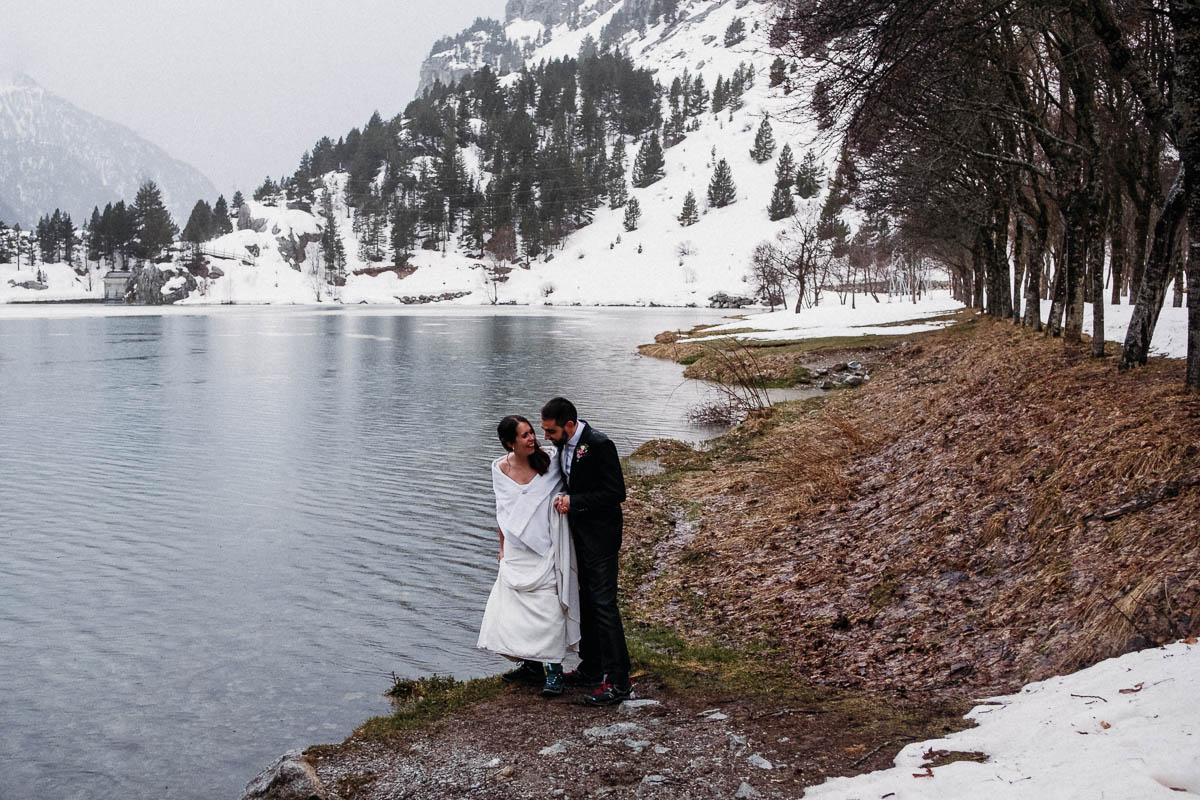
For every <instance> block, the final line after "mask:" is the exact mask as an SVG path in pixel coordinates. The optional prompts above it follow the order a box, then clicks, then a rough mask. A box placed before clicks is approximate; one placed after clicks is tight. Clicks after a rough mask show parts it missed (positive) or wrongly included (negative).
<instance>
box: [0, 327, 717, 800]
mask: <svg viewBox="0 0 1200 800" xmlns="http://www.w3.org/2000/svg"><path fill="white" fill-rule="evenodd" d="M714 318H715V315H713V314H712V313H708V312H704V311H694V310H691V311H682V310H661V309H631V310H591V309H586V310H582V309H581V310H554V311H542V310H529V309H514V310H511V311H504V310H499V311H497V310H492V309H488V310H462V311H428V310H414V311H412V312H408V313H405V312H386V313H380V312H378V311H367V310H363V311H353V310H335V311H322V310H311V309H266V310H263V309H237V310H224V309H213V310H212V311H210V312H208V313H202V314H195V315H187V314H180V313H170V314H166V315H161V316H131V315H128V314H111V315H107V316H105V315H100V316H71V317H55V318H20V317H18V318H8V319H0V548H2V550H0V552H2V555H0V691H2V692H3V695H2V696H0V799H2V800H26V799H29V800H33V798H39V799H41V798H48V799H52V798H88V799H89V800H99V799H102V798H122V800H130V799H133V798H197V799H199V798H205V800H209V799H211V798H221V797H225V798H236V797H238V796H240V793H241V789H242V787H243V785H244V784H245V782H246V781H247V780H249V779H250V778H251V777H253V776H254V774H255V773H257V772H258V771H259V770H260V769H261V768H262V767H264V766H266V765H267V764H268V763H269V762H270V761H271V760H272V759H273V758H274V757H275V756H277V755H278V754H279V753H281V752H283V751H284V750H286V749H288V748H291V747H296V746H303V745H308V744H314V743H317V742H328V741H340V740H341V739H342V738H344V736H345V735H346V734H347V733H348V732H349V731H350V730H351V729H352V728H353V727H354V726H355V725H357V724H358V723H360V722H361V721H362V720H364V719H365V718H366V717H368V716H370V715H373V714H378V713H384V712H386V711H387V705H386V703H385V702H384V701H383V699H382V697H381V692H382V691H383V690H384V689H386V688H387V686H388V685H389V684H390V679H389V677H388V676H389V674H390V673H391V672H393V671H394V672H396V673H397V674H399V675H402V676H415V675H420V674H424V673H429V672H434V671H437V672H440V673H443V674H445V673H451V674H454V675H456V676H460V677H468V676H476V675H483V674H489V673H494V672H497V671H499V670H501V669H502V668H504V663H503V661H502V660H500V661H498V660H497V659H495V658H494V657H491V656H488V655H487V654H484V653H482V652H480V651H477V650H475V649H474V644H475V636H476V632H477V624H478V622H479V618H480V615H481V612H482V608H483V604H484V602H485V600H486V598H487V593H488V590H489V588H490V585H491V581H492V580H493V577H494V571H495V567H496V562H495V551H496V542H495V534H494V532H493V512H494V505H493V500H492V496H491V484H490V477H489V473H488V463H489V461H490V460H491V459H492V458H494V457H495V456H496V455H498V454H499V453H500V452H501V451H500V449H499V445H498V444H497V442H496V441H495V433H494V432H495V424H496V422H497V420H498V419H499V418H500V417H501V416H503V415H504V414H506V413H513V412H516V413H522V414H524V415H525V416H527V417H530V418H531V419H534V420H535V421H536V418H537V416H538V411H539V409H540V407H541V403H542V402H543V401H544V400H546V399H547V398H549V397H550V396H552V395H554V394H560V393H561V394H565V395H567V396H570V397H572V398H574V399H575V400H576V402H577V404H578V405H579V407H580V410H581V414H582V416H583V417H584V418H585V419H588V420H590V421H592V422H593V423H594V424H596V426H597V427H599V428H600V429H602V430H604V431H606V432H607V433H608V434H609V435H610V436H612V438H613V439H614V441H616V442H617V446H618V449H619V450H620V451H621V453H622V454H628V453H629V451H630V450H631V449H632V448H633V447H635V446H636V445H638V444H640V443H641V442H643V441H645V440H647V439H650V438H654V437H659V436H671V437H677V438H684V439H699V438H702V437H703V436H704V435H705V434H706V433H708V432H706V431H703V430H699V429H696V428H693V427H691V426H690V425H689V424H688V423H687V422H686V410H687V408H688V406H689V405H691V404H692V403H694V402H696V401H697V399H698V398H699V397H700V396H701V395H702V393H703V392H704V387H702V386H701V385H700V384H695V383H692V382H688V383H684V382H682V380H681V378H680V369H679V367H678V366H677V365H674V364H669V363H665V362H659V361H654V360H651V359H645V358H641V357H639V356H637V355H636V354H635V350H634V346H635V345H636V344H638V343H640V342H645V341H649V340H650V339H651V338H652V337H653V335H654V334H655V333H657V332H658V331H661V330H664V329H667V328H676V327H690V326H691V325H693V324H695V323H696V322H700V321H706V320H712V319H714Z"/></svg>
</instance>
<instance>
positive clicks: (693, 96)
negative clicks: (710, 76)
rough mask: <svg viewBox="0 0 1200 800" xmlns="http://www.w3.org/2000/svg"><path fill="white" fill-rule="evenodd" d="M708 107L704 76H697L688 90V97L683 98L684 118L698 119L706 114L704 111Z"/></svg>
mask: <svg viewBox="0 0 1200 800" xmlns="http://www.w3.org/2000/svg"><path fill="white" fill-rule="evenodd" d="M707 106H708V92H707V91H706V90H705V88H704V76H703V75H700V74H699V73H697V74H696V77H695V79H693V80H692V85H691V86H690V87H688V89H687V95H686V96H685V97H684V98H683V113H684V116H688V117H698V116H700V115H701V114H703V113H704V109H705V108H706V107H707Z"/></svg>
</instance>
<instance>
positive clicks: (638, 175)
mask: <svg viewBox="0 0 1200 800" xmlns="http://www.w3.org/2000/svg"><path fill="white" fill-rule="evenodd" d="M665 165H666V161H665V159H664V158H663V151H662V145H661V144H660V143H659V141H658V134H657V133H651V134H650V135H649V136H648V137H646V139H645V140H644V141H643V142H642V146H641V147H640V148H638V154H637V157H636V158H635V159H634V161H633V185H634V186H635V187H637V188H639V189H644V188H646V187H647V186H650V185H651V184H653V183H655V182H656V181H659V180H661V179H662V177H663V167H664V166H665Z"/></svg>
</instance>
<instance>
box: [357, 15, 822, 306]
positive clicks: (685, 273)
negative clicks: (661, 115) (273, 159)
mask: <svg viewBox="0 0 1200 800" xmlns="http://www.w3.org/2000/svg"><path fill="white" fill-rule="evenodd" d="M627 2H630V0H621V2H617V3H615V4H612V3H610V2H607V0H585V2H583V3H572V4H563V3H561V2H559V3H550V4H549V5H550V6H553V8H550V7H547V8H543V7H542V6H544V5H546V4H545V3H541V4H539V3H534V2H527V3H520V2H512V3H510V4H509V10H510V12H514V11H515V12H521V11H525V12H526V13H530V10H531V9H532V10H533V12H536V13H537V15H538V18H537V19H524V18H521V17H517V16H513V17H510V18H509V19H508V20H507V21H506V30H507V31H508V32H509V36H510V37H515V36H523V37H525V39H524V43H525V44H526V45H529V44H534V43H537V42H540V44H538V45H537V46H536V47H535V48H534V49H533V50H532V51H531V52H530V54H529V55H528V57H527V58H526V63H527V64H531V65H532V64H537V63H539V62H541V61H542V60H545V59H554V58H561V57H566V56H574V55H576V54H577V52H578V51H579V49H580V46H581V45H582V44H583V43H584V41H585V39H587V38H588V37H591V38H592V40H599V39H600V37H601V32H602V30H603V29H604V26H605V25H606V24H607V23H608V22H609V21H610V20H611V19H612V18H613V15H615V14H617V13H619V12H620V11H621V9H622V8H624V5H625V3H627ZM566 5H570V6H571V7H570V8H568V7H566ZM560 6H563V7H560ZM598 9H603V13H597V11H598ZM767 9H768V7H767V6H766V5H765V4H763V3H758V2H753V3H749V4H747V3H746V2H745V0H691V1H690V2H686V0H685V2H682V3H680V5H679V11H678V19H677V21H675V22H674V23H670V24H668V23H667V22H665V21H661V22H659V23H658V24H657V25H653V26H651V27H649V28H647V29H646V30H645V34H644V36H643V35H639V33H638V32H636V31H630V32H629V33H628V34H626V35H625V37H624V39H623V40H622V41H621V42H620V43H619V44H620V46H621V47H622V48H625V49H627V51H628V52H629V54H630V55H631V57H632V58H633V59H634V61H635V63H636V64H637V65H638V66H639V67H643V68H647V69H650V70H653V71H654V72H655V77H656V78H657V79H658V81H659V82H660V83H661V84H662V85H663V86H664V87H668V86H670V84H671V81H672V79H673V78H675V77H676V76H679V75H681V74H682V73H683V72H684V70H688V72H689V73H690V74H691V75H693V76H695V75H701V76H703V78H704V83H705V85H706V86H707V87H709V88H710V89H711V88H712V87H713V86H714V85H715V83H716V80H717V77H718V76H723V77H724V78H725V79H728V78H729V77H730V76H731V75H732V74H733V72H734V70H736V69H737V68H738V67H739V65H741V64H743V63H744V64H747V65H750V66H752V67H753V68H754V72H755V76H756V77H755V80H754V85H753V86H752V87H751V88H749V89H748V90H747V91H746V92H745V93H744V94H743V96H742V103H743V104H742V106H741V107H740V108H739V109H737V110H735V111H729V110H723V111H721V112H720V113H718V114H713V113H711V112H709V113H705V114H704V115H702V116H701V117H700V118H699V124H700V127H699V129H698V130H695V131H692V132H690V133H688V135H687V138H686V139H685V140H684V141H683V142H681V143H680V144H678V145H676V146H674V147H670V148H668V149H667V150H666V151H665V156H666V174H665V177H664V178H663V179H662V180H660V181H658V182H657V183H654V184H653V185H651V186H649V187H647V188H645V189H631V192H630V196H631V197H635V198H637V199H638V202H639V204H640V206H641V209H642V219H641V223H640V225H639V227H638V230H636V231H633V232H627V231H625V230H624V227H623V225H622V220H623V216H624V210H623V209H617V210H613V209H609V208H607V207H602V208H600V209H597V210H596V214H595V218H594V221H593V222H592V224H590V225H588V226H586V227H584V228H582V229H580V230H578V231H576V232H575V233H573V234H571V235H570V236H569V237H568V239H567V240H566V244H565V246H564V247H563V249H561V250H558V251H554V252H552V253H551V254H549V255H548V256H543V257H540V258H538V259H535V260H534V261H533V262H532V263H531V264H530V265H529V268H528V269H521V268H518V269H515V270H514V271H513V272H512V274H511V275H510V277H509V280H508V281H507V282H506V283H503V284H501V285H499V286H497V287H494V289H495V291H494V293H489V290H490V289H491V288H492V287H489V286H488V284H487V281H486V279H485V275H484V269H483V268H482V265H481V263H480V260H479V259H474V258H470V257H468V256H467V255H465V254H463V253H462V252H460V251H457V250H455V249H454V248H453V247H451V248H450V249H449V250H448V252H445V253H442V252H440V251H437V252H428V251H423V252H418V253H417V254H416V255H415V256H414V258H413V260H412V264H413V265H414V266H415V267H416V268H417V269H416V272H415V273H413V274H412V275H410V276H408V277H404V278H400V277H398V276H397V275H395V274H391V273H386V274H383V275H380V276H377V277H372V278H367V277H365V276H356V277H352V278H351V279H350V282H349V283H348V284H347V286H346V287H344V290H343V291H342V292H341V293H340V294H341V299H342V300H343V301H344V302H360V301H364V300H365V301H393V302H394V299H395V298H399V297H408V298H411V297H419V296H425V297H437V296H441V295H445V294H459V293H462V292H467V293H468V295H467V296H466V297H464V298H462V299H461V300H460V301H459V302H469V303H486V302H491V301H492V300H493V298H494V299H495V300H496V301H497V302H515V303H543V302H550V303H555V304H564V303H566V304H570V303H581V304H637V305H647V304H655V303H656V304H664V305H692V304H694V305H707V304H708V299H709V297H710V296H711V295H713V294H715V293H717V292H725V293H727V294H733V295H745V294H748V293H749V287H748V286H747V284H746V281H745V275H746V272H747V266H748V264H749V258H750V254H751V253H752V251H753V249H754V247H755V245H757V244H758V243H759V242H761V241H764V240H771V239H774V238H775V237H776V235H777V234H778V233H779V232H780V231H782V230H784V229H786V228H787V227H788V225H789V224H790V223H789V222H788V221H786V220H784V221H779V222H772V221H770V220H769V219H768V217H767V212H766V208H767V204H768V202H769V201H770V197H771V192H772V189H773V186H774V183H775V159H774V158H772V159H771V160H768V161H766V162H765V163H761V164H760V163H756V162H755V161H754V160H753V159H752V158H751V157H750V149H751V147H752V146H753V144H754V136H755V132H756V130H757V128H758V125H759V123H760V122H761V120H762V119H763V117H764V116H769V118H770V120H771V124H772V126H773V128H774V135H775V139H776V142H777V149H776V154H778V152H779V150H780V149H782V146H783V145H784V144H785V143H788V144H790V145H791V148H792V151H793V154H794V156H795V158H796V160H797V161H799V160H800V159H801V157H802V155H803V153H804V150H805V148H806V147H807V146H808V145H809V144H810V141H811V133H812V132H811V131H809V130H806V129H804V128H802V127H801V126H799V125H797V124H794V123H792V122H789V121H788V118H789V116H790V113H789V112H790V109H791V108H792V107H793V106H794V105H795V98H788V97H786V96H784V95H783V93H782V92H781V91H780V90H779V89H771V88H769V86H768V76H767V71H768V68H769V65H770V62H771V61H772V60H773V58H774V54H773V53H771V52H769V50H768V49H767V45H766V28H767V18H766V14H767ZM543 12H544V13H543ZM735 17H740V18H742V19H743V20H744V22H745V24H746V29H747V36H746V39H745V40H744V41H742V42H741V43H739V44H737V45H734V46H732V47H725V46H724V44H723V38H724V32H725V30H726V28H727V27H728V26H729V24H730V23H731V22H732V21H733V20H734V18H735ZM556 19H559V20H563V21H561V22H558V23H557V24H555V25H553V26H547V25H546V23H547V22H552V21H554V20H556ZM581 19H582V20H590V22H589V23H588V24H579V22H580V20H581ZM664 103H665V100H664ZM636 150H637V143H636V142H634V143H630V144H629V159H630V162H632V159H633V155H634V154H635V153H636ZM721 158H725V159H727V160H728V162H729V164H730V166H731V168H732V171H733V178H734V181H735V182H736V184H737V198H738V199H737V202H736V203H734V204H733V205H730V206H726V207H724V208H720V209H706V208H704V206H705V202H704V198H705V193H706V190H707V186H708V182H709V179H710V177H711V175H712V169H713V167H714V165H715V161H716V160H717V159H721ZM468 163H477V159H474V158H468ZM485 177H486V176H485ZM689 190H690V191H693V192H695V194H696V197H697V199H698V200H699V202H700V206H701V216H700V220H699V222H698V223H697V224H695V225H692V226H690V227H683V226H681V225H680V224H679V222H678V220H677V217H678V215H679V212H680V209H681V207H682V204H683V199H684V196H685V195H686V194H687V192H688V191H689ZM797 202H798V203H799V204H800V206H801V208H800V212H801V214H815V213H817V210H818V209H817V207H816V206H817V204H818V203H819V200H814V201H809V202H808V204H807V205H806V204H805V203H804V201H800V200H799V199H797ZM346 227H348V226H346V225H344V226H343V228H346ZM346 250H347V253H348V255H349V260H350V263H349V265H348V266H349V268H350V270H351V271H352V272H353V271H354V270H355V269H357V268H361V267H363V266H367V265H366V264H364V263H362V262H359V261H357V259H356V253H357V247H356V246H353V242H351V243H349V246H347V248H346Z"/></svg>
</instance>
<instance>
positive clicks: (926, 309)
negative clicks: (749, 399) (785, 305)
mask: <svg viewBox="0 0 1200 800" xmlns="http://www.w3.org/2000/svg"><path fill="white" fill-rule="evenodd" d="M849 302H850V301H849V298H847V300H846V303H845V304H842V303H841V302H840V301H839V298H838V296H837V294H836V293H834V292H831V291H827V292H825V293H824V294H822V297H821V304H820V305H819V306H816V307H814V308H805V309H803V310H802V311H801V312H800V313H799V314H796V313H794V312H793V311H791V310H780V311H772V312H769V313H765V314H754V315H750V316H747V317H746V318H744V319H740V320H735V321H733V322H727V323H725V324H723V325H718V326H717V327H715V328H711V329H710V330H709V331H708V333H709V334H710V335H709V336H706V337H702V338H699V339H694V340H691V341H703V339H705V338H717V337H720V336H725V335H727V333H725V332H726V331H731V330H738V329H741V330H745V329H746V328H753V329H754V331H753V332H749V333H739V334H737V338H739V339H769V340H773V341H776V340H790V339H811V338H815V337H826V336H871V335H904V334H909V333H920V332H922V331H931V330H936V329H937V328H941V327H945V326H946V325H949V324H950V323H951V322H952V321H953V320H930V321H926V322H913V323H912V324H909V325H896V324H894V323H897V322H907V321H909V320H919V319H921V318H923V317H938V316H944V315H946V314H951V313H954V312H955V311H958V310H960V309H962V308H963V304H962V303H960V302H958V301H957V300H955V299H954V298H952V297H951V296H950V292H948V291H944V290H939V291H933V292H927V293H926V294H925V295H924V296H922V297H921V298H920V299H919V300H918V301H917V302H916V303H913V302H912V301H911V300H910V299H908V298H907V297H895V296H893V297H888V296H887V295H879V301H878V302H876V301H875V300H873V299H872V298H871V296H870V295H863V294H860V295H858V297H857V299H856V300H855V307H854V308H851V307H850V305H849Z"/></svg>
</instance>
